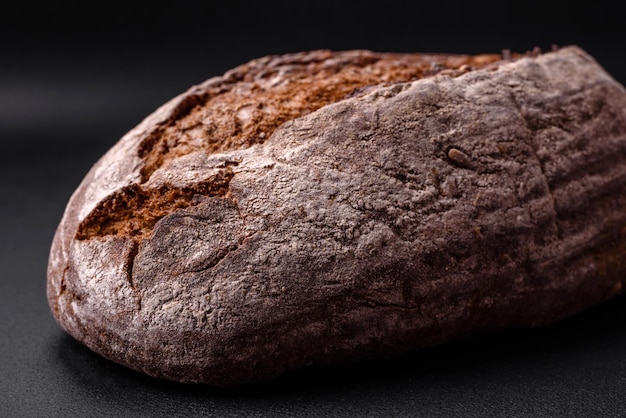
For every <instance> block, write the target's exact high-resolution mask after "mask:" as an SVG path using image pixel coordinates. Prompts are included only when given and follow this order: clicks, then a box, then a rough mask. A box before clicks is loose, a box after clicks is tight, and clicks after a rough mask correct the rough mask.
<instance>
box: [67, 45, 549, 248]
mask: <svg viewBox="0 0 626 418" xmlns="http://www.w3.org/2000/svg"><path fill="white" fill-rule="evenodd" d="M536 53H537V52H536V51H533V52H530V53H526V54H513V55H511V54H510V53H508V52H506V51H505V52H503V54H502V55H500V54H483V55H450V54H398V53H374V52H370V51H348V52H331V51H326V50H320V51H312V52H308V53H298V54H290V55H284V56H268V57H264V58H261V59H257V60H253V61H251V62H249V63H247V64H244V65H241V66H239V67H237V68H235V69H233V70H231V71H229V72H227V73H226V74H225V75H224V76H223V77H218V78H214V79H210V80H208V81H207V82H205V83H204V84H203V85H200V86H197V87H195V88H193V89H192V90H190V91H189V92H188V93H187V94H186V95H185V96H184V97H183V98H182V99H181V100H180V102H179V103H178V104H177V105H176V106H175V107H174V108H173V109H172V111H171V113H170V115H169V116H168V118H167V119H166V120H165V121H164V122H162V123H160V124H159V125H157V126H155V127H154V128H153V130H152V131H151V132H149V133H148V134H147V135H146V136H145V138H144V139H143V141H142V142H141V143H140V145H139V147H138V150H137V153H138V156H139V157H140V158H141V159H143V160H144V164H143V166H142V168H141V172H140V174H141V180H140V182H139V184H132V185H129V186H126V187H124V188H122V189H120V190H118V191H117V192H115V193H113V194H112V195H110V196H109V197H108V198H106V199H105V200H103V201H102V202H100V203H99V204H98V206H97V207H96V208H95V209H94V210H93V211H92V212H91V214H90V215H89V216H87V218H86V219H85V220H83V222H82V223H81V224H80V225H79V227H78V231H77V233H76V239H78V240H86V239H90V238H93V237H102V236H107V235H118V236H127V237H131V238H133V239H134V240H135V241H140V240H142V239H144V238H145V237H147V236H148V235H149V234H150V232H151V230H152V228H153V227H154V225H155V224H156V222H157V221H158V220H159V219H161V218H163V217H164V216H167V215H168V214H170V213H172V212H173V211H175V210H177V209H183V208H187V207H189V206H192V205H194V201H193V198H194V196H196V195H204V196H220V197H225V198H228V191H229V190H228V188H229V182H230V179H231V178H232V177H233V175H234V173H233V172H232V170H231V169H230V168H229V167H228V168H227V169H226V170H224V171H223V173H222V174H220V175H218V176H216V177H213V178H210V179H207V180H203V181H201V182H199V183H198V184H196V185H195V186H191V187H187V188H176V187H172V186H169V185H163V186H161V187H159V188H157V189H150V190H146V189H144V188H143V187H142V185H143V184H144V183H146V182H147V181H148V180H149V179H150V177H151V176H152V174H153V173H154V172H155V171H156V170H157V169H159V168H160V167H163V166H166V165H167V164H168V163H169V162H170V161H172V160H174V159H176V158H178V157H181V156H183V155H186V154H189V153H191V152H194V151H198V150H203V151H205V152H207V153H209V154H211V153H218V152H225V151H229V150H236V149H243V148H248V147H250V146H252V145H255V144H261V143H263V142H264V141H265V140H267V139H268V138H269V137H270V136H271V135H272V133H273V132H274V131H275V130H276V129H277V128H278V127H279V126H281V125H282V124H284V123H285V122H287V121H289V120H292V119H295V118H298V117H301V116H304V115H306V114H309V113H312V112H314V111H316V110H318V109H320V108H321V107H324V106H326V105H329V104H332V103H336V102H338V101H341V100H343V99H345V98H347V97H352V96H355V95H359V94H363V93H366V92H367V90H368V87H371V86H374V85H390V84H394V83H401V82H409V81H414V80H418V79H421V78H424V77H429V76H433V75H436V74H447V75H450V76H453V77H455V76H459V75H461V74H464V73H466V72H468V71H472V70H475V69H480V68H497V66H498V65H499V64H500V63H502V62H506V61H510V60H511V59H518V58H520V57H523V56H527V55H531V54H536Z"/></svg>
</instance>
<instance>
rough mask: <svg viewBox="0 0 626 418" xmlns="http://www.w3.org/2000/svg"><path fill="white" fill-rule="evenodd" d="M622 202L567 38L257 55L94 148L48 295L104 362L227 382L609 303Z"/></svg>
mask: <svg viewBox="0 0 626 418" xmlns="http://www.w3.org/2000/svg"><path fill="white" fill-rule="evenodd" d="M624 207H626V92H625V90H624V88H623V87H622V86H621V85H620V84H619V83H617V82H616V81H615V80H613V79H612V78H611V77H610V76H609V75H608V74H607V73H606V72H605V71H604V70H603V69H602V68H601V67H600V66H599V65H598V63H596V62H595V61H594V59H593V58H591V57H590V56H589V55H587V54H586V53H585V52H584V51H582V50H581V49H579V48H578V47H575V46H571V47H566V48H561V49H558V50H555V51H551V52H548V53H540V52H538V51H535V52H533V53H528V54H523V55H511V54H505V56H502V55H499V54H498V55H479V56H464V55H437V54H380V53H373V52H369V51H346V52H331V51H312V52H307V53H299V54H291V55H285V56H272V57H265V58H261V59H258V60H254V61H252V62H250V63H248V64H245V65H242V66H241V67H238V68H236V69H234V70H232V71H230V72H228V73H226V74H225V75H224V76H223V77H216V78H212V79H210V80H208V81H206V82H205V83H203V84H200V85H198V86H194V87H192V88H191V89H190V90H189V91H187V92H185V93H183V94H181V95H180V96H178V97H176V98H174V99H173V100H172V101H170V102H168V103H167V104H165V105H164V106H163V107H161V108H160V109H158V110H157V111H156V112H155V113H153V114H152V115H150V116H149V117H148V118H146V119H145V120H144V121H143V122H142V123H141V124H139V125H138V126H137V127H136V128H135V129H133V130H131V131H130V132H129V133H128V134H127V135H125V136H124V137H123V138H122V139H121V140H120V141H119V142H118V143H117V144H116V145H115V146H114V147H113V148H112V149H111V150H110V151H109V152H108V153H106V154H105V155H104V156H103V157H102V158H101V159H100V160H99V161H98V162H97V163H96V164H95V165H94V167H93V168H92V169H91V170H90V172H89V173H88V174H87V176H86V177H85V179H84V180H83V182H82V183H81V184H80V186H79V187H78V189H77V190H76V192H75V193H74V194H73V196H72V197H71V200H70V202H69V203H68V205H67V209H66V211H65V213H64V216H63V219H62V220H61V223H60V225H59V227H58V230H57V233H56V235H55V238H54V241H53V243H52V248H51V253H50V260H49V268H48V298H49V303H50V306H51V309H52V312H53V314H54V316H55V318H56V319H57V321H58V322H59V323H60V324H61V325H62V326H63V328H64V329H65V330H67V332H69V333H70V334H71V335H72V336H74V337H75V338H76V339H77V340H78V341H80V342H82V343H83V344H85V345H87V346H88V347H90V348H91V349H93V350H94V351H96V352H98V353H100V354H101V355H103V356H105V357H107V358H109V359H112V360H114V361H116V362H119V363H121V364H124V365H126V366H128V367H131V368H133V369H136V370H139V371H142V372H145V373H147V374H150V375H152V376H157V377H162V378H167V379H172V380H177V381H181V382H203V383H210V384H216V385H234V384H241V383H245V382H251V381H255V380H259V379H264V378H269V377H273V376H276V375H279V374H280V373H282V372H284V371H286V370H290V369H294V368H298V367H302V366H305V365H309V364H315V363H338V362H342V361H352V360H357V359H362V358H368V357H376V356H386V355H392V354H394V353H399V352H403V351H406V350H411V349H415V348H419V347H425V346H432V345H435V344H440V343H444V342H446V341H450V340H453V339H459V338H465V337H468V336H473V335H477V334H480V333H485V332H492V331H495V330H498V329H502V328H506V327H529V326H539V325H543V324H547V323H550V322H553V321H556V320H559V319H561V318H565V317H567V316H570V315H572V314H574V313H577V312H580V311H582V310H584V309H586V308H588V307H590V306H592V305H594V304H596V303H599V302H601V301H604V300H606V299H608V298H611V297H613V296H615V295H617V294H619V293H621V291H622V286H623V283H624V281H625V280H626V261H625V260H626V257H624V254H626V211H624V210H623V208H624Z"/></svg>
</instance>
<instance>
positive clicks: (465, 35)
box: [0, 1, 626, 417]
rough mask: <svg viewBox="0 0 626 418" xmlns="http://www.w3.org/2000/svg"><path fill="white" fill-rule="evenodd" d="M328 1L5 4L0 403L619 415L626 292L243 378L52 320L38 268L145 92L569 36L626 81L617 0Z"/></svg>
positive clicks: (93, 409)
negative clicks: (202, 373) (85, 342)
mask: <svg viewBox="0 0 626 418" xmlns="http://www.w3.org/2000/svg"><path fill="white" fill-rule="evenodd" d="M181 3H182V2H181ZM335 3H337V2H330V1H321V2H319V1H318V2H311V3H306V2H305V3H295V2H284V3H280V2H275V3H274V4H268V3H255V4H253V5H250V4H246V3H244V2H241V1H239V2H237V1H234V2H222V3H217V4H214V3H209V2H207V3H193V2H191V3H189V2H185V4H180V5H177V6H174V5H173V4H169V3H167V4H165V5H163V6H156V4H155V5H152V6H150V8H140V7H139V6H134V7H133V8H130V6H129V5H128V4H123V3H120V4H115V3H107V6H106V7H104V6H100V7H97V6H93V8H92V9H90V10H89V11H82V10H79V11H78V12H76V9H71V8H70V7H69V5H66V4H65V3H63V2H49V3H48V4H47V5H44V6H40V5H34V4H31V3H29V2H23V3H20V4H15V5H14V8H13V11H6V10H5V12H4V13H3V14H2V15H0V39H1V40H0V141H1V144H2V150H1V152H0V199H1V201H0V202H1V203H0V231H1V233H0V266H1V271H2V277H1V279H0V417H5V416H7V417H26V416H33V417H56V416H59V417H60V416H63V417H65V416H81V417H82V416H331V417H332V416H441V417H452V416H463V417H467V416H503V417H504V416H507V417H508V416H532V417H535V416H576V417H578V416H580V417H587V416H626V397H625V396H624V394H625V393H626V299H625V298H624V297H620V298H618V299H615V300H613V301H610V302H608V303H606V304H604V305H601V306H598V307H596V308H594V309H591V310H589V311H587V312H584V313H582V314H580V315H577V316H575V317H573V318H571V319H568V320H566V321H563V322H561V323H558V324H554V325H552V326H549V327H546V328H542V329H537V330H520V331H508V332H503V333H499V334H496V335H492V336H488V337H484V338H480V339H476V340H472V341H466V342H459V343H453V344H448V345H446V346H442V347H438V348H434V349H429V350H420V351H416V352H412V353H408V354H406V355H403V356H400V357H396V358H393V359H386V360H380V361H374V362H367V363H361V364H354V365H348V366H341V367H326V368H311V369H306V370H300V371H297V372H293V373H290V374H288V375H286V376H284V377H282V378H279V379H277V380H274V381H271V382H266V383H262V384H257V385H252V386H247V387H243V388H237V389H234V388H233V389H218V388H213V387H206V386H185V385H179V384H174V383H170V382H165V381H158V380H154V379H151V378H148V377H145V376H142V375H139V374H137V373H134V372H131V371H129V370H127V369H125V368H123V367H121V366H117V365H115V364H113V363H111V362H108V361H106V360H104V359H102V358H100V357H98V356H97V355H95V354H93V353H91V352H90V351H89V350H87V349H86V348H84V347H82V346H81V345H79V344H78V343H76V342H75V341H73V340H72V339H71V338H70V337H68V336H67V335H66V334H65V333H64V332H63V331H62V330H61V329H60V328H59V327H58V326H57V325H56V323H55V322H54V320H53V318H52V315H51V314H50V311H49V309H48V305H47V301H46V298H45V280H46V278H45V270H46V264H47V257H48V250H49V246H50V243H51V240H52V235H53V233H54V229H55V228H56V226H57V223H58V221H59V220H60V217H61V214H62V211H63V209H64V206H65V204H66V202H67V200H68V199H69V196H70V194H71V193H72V191H73V190H74V188H75V187H76V186H77V185H78V183H79V182H80V180H81V179H82V177H83V176H84V175H85V174H86V172H87V170H88V169H89V168H90V166H91V165H92V164H93V163H94V162H95V161H96V159H97V158H98V157H99V156H100V155H101V154H102V153H103V152H104V151H106V150H107V149H108V148H109V147H110V146H112V145H113V144H114V143H115V142H116V141H117V139H119V138H120V137H121V136H122V135H123V134H124V133H125V132H126V131H128V130H129V129H131V128H132V127H133V126H134V125H135V124H136V123H138V122H139V121H140V120H141V119H142V118H143V117H145V116H146V115H148V114H149V113H150V112H152V111H153V110H154V109H156V107H157V106H159V105H161V104H162V103H163V102H165V101H166V100H167V99H169V98H171V97H172V96H174V95H175V94H178V93H180V92H182V91H183V90H185V89H186V88H187V87H189V86H190V85H192V84H194V83H198V82H201V81H203V80H204V79H206V78H208V77H210V76H214V75H218V74H221V73H223V72H224V71H226V70H227V69H229V68H231V67H233V66H235V65H237V64H240V63H243V62H245V61H247V60H249V59H252V58H255V57H258V56H261V55H265V54H273V53H283V52H296V51H300V50H304V49H312V48H331V49H351V48H366V49H373V50H378V51H421V52H467V53H479V52H494V51H496V52H497V51H500V50H502V49H505V48H510V49H512V50H517V51H525V50H528V49H532V48H533V47H534V46H540V47H542V48H543V49H548V48H550V46H551V45H552V44H553V43H555V44H558V45H566V44H578V45H580V46H582V47H583V48H585V49H586V50H587V51H588V52H589V53H591V54H592V55H593V56H594V57H595V58H596V59H597V60H598V61H599V62H600V63H601V64H603V65H604V67H605V68H606V69H607V70H608V71H609V72H610V73H611V74H612V75H613V76H614V77H615V78H616V79H618V80H619V81H620V82H622V83H624V82H626V62H625V60H624V59H623V58H622V56H621V54H622V52H623V51H622V48H623V45H624V41H626V35H625V34H626V32H625V31H624V29H622V27H621V20H622V17H621V16H623V14H621V13H620V10H619V8H618V6H617V4H618V3H617V2H616V1H596V2H594V3H593V4H592V5H589V4H585V5H584V6H583V5H580V6H577V5H573V4H570V3H567V2H552V3H551V2H535V3H533V2H530V3H529V2H525V3H520V4H519V5H516V4H515V3H504V2H503V3H498V2H482V3H476V2H473V3H470V2H456V1H447V2H445V3H444V2H441V3H438V4H417V3H412V5H411V6H410V7H409V6H407V4H408V3H406V2H399V1H395V2H394V1H385V2H381V3H371V4H370V3H363V2H359V3H355V4H354V5H351V6H348V5H345V4H344V5H343V6H342V7H341V8H339V5H338V4H335ZM42 7H43V8H42ZM72 13H77V15H72ZM320 343H323V342H320Z"/></svg>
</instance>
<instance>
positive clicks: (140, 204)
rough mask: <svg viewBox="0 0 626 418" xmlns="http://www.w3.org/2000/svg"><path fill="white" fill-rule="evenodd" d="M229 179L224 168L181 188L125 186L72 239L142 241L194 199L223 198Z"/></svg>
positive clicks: (105, 200)
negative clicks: (128, 239)
mask: <svg viewBox="0 0 626 418" xmlns="http://www.w3.org/2000/svg"><path fill="white" fill-rule="evenodd" d="M233 176H234V172H233V170H232V168H231V167H226V168H225V169H224V170H221V171H220V172H219V174H217V175H215V176H213V177H210V178H208V179H205V180H203V181H201V182H199V183H196V184H194V185H192V186H189V187H184V188H179V187H172V186H170V185H163V186H161V187H159V188H156V189H149V190H145V189H143V188H142V187H141V186H140V185H138V184H131V185H129V186H126V187H124V188H122V189H120V190H118V191H117V192H115V193H113V194H112V195H111V196H109V197H108V198H107V199H104V200H103V201H102V202H100V203H99V204H98V206H96V208H95V209H94V210H93V211H92V212H91V213H90V214H89V216H88V217H87V218H85V220H84V221H83V222H81V224H80V225H79V226H78V231H77V232H76V239H77V240H87V239H91V238H94V237H103V236H107V235H117V236H128V237H132V238H133V239H135V240H138V241H139V240H142V239H143V238H145V237H146V236H147V235H149V234H150V233H151V231H152V229H153V227H154V225H155V224H156V223H157V221H159V219H161V218H163V217H164V216H166V215H168V214H170V213H172V212H174V211H175V210H176V209H184V208H187V207H189V206H191V205H193V204H194V202H195V201H196V200H195V199H194V198H195V197H196V196H217V197H224V196H225V195H226V194H227V193H228V186H229V183H230V180H231V179H232V178H233Z"/></svg>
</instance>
